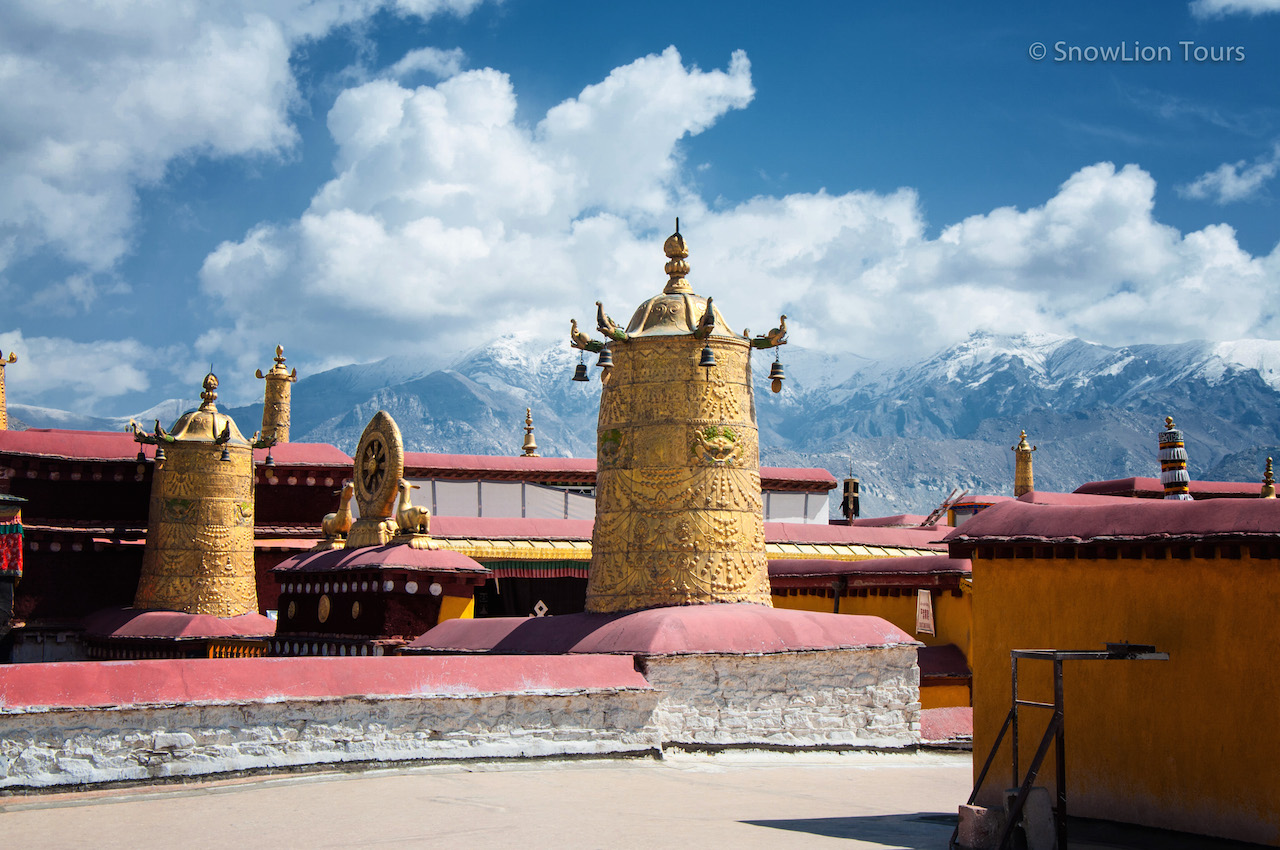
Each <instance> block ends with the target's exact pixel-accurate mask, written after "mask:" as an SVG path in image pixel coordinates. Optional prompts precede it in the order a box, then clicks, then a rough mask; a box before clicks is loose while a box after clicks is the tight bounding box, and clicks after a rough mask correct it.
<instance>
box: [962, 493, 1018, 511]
mask: <svg viewBox="0 0 1280 850" xmlns="http://www.w3.org/2000/svg"><path fill="white" fill-rule="evenodd" d="M1012 501H1013V496H975V495H973V494H970V495H967V496H965V497H963V498H961V499H958V500H957V501H956V503H955V504H953V505H952V506H951V507H953V508H964V507H971V506H973V505H983V506H987V507H989V506H991V505H998V504H1000V503H1001V502H1012Z"/></svg>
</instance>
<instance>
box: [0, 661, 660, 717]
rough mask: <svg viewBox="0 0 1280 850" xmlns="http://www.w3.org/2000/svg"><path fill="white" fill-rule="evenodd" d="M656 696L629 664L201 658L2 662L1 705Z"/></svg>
mask: <svg viewBox="0 0 1280 850" xmlns="http://www.w3.org/2000/svg"><path fill="white" fill-rule="evenodd" d="M602 689H608V690H652V687H651V686H650V685H649V683H648V682H646V681H645V679H644V677H643V676H641V675H640V674H639V673H637V672H636V671H635V669H634V667H633V663H632V661H631V659H630V658H615V657H610V656H573V657H561V658H500V657H494V658H420V657H419V658H400V657H391V658H372V657H370V658H342V657H338V658H200V659H181V660H164V661H85V662H70V663H67V662H64V663H59V664H3V665H0V706H3V707H5V708H8V709H15V708H31V707H41V708H90V707H97V706H109V707H112V708H118V707H124V706H136V705H175V704H176V705H182V704H190V703H244V702H256V701H265V700H279V699H324V698H326V697H341V696H348V695H350V694H359V695H361V696H362V697H381V696H431V695H443V694H448V695H453V696H458V695H464V694H465V695H474V694H493V693H530V692H542V693H548V692H550V693H573V692H577V691H591V690H602Z"/></svg>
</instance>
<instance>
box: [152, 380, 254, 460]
mask: <svg viewBox="0 0 1280 850" xmlns="http://www.w3.org/2000/svg"><path fill="white" fill-rule="evenodd" d="M217 398H218V376H217V375H215V374H213V373H212V372H210V373H209V374H208V375H205V377H204V392H202V393H200V399H201V404H200V407H198V408H197V409H195V410H193V411H191V412H190V413H184V414H182V416H180V417H178V421H177V422H175V423H173V430H172V431H171V432H170V436H171V437H173V439H174V440H175V441H177V440H182V441H188V442H199V443H213V442H223V443H227V444H229V445H232V446H248V445H249V441H248V440H246V439H245V438H244V435H243V434H241V433H240V429H239V428H237V427H236V423H235V420H234V419H232V418H231V417H230V416H228V415H226V414H225V413H219V412H218V407H217V405H215V404H214V402H215V401H216V400H217ZM223 432H227V433H228V434H229V435H230V439H229V440H218V439H217V438H218V437H219V436H220V435H221V434H223Z"/></svg>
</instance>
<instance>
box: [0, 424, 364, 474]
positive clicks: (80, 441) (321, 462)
mask: <svg viewBox="0 0 1280 850" xmlns="http://www.w3.org/2000/svg"><path fill="white" fill-rule="evenodd" d="M139 448H140V445H139V444H138V443H137V442H135V441H134V439H133V434H131V433H129V432H128V431H70V430H66V429H61V428H29V429H27V430H26V431H0V454H19V455H36V456H40V457H52V458H65V459H67V460H125V461H129V460H134V459H136V458H137V456H138V449H139ZM145 451H146V454H147V457H152V456H153V455H154V454H155V446H147V447H146V449H145ZM270 453H271V456H272V459H273V460H274V461H275V462H276V463H277V464H280V465H282V466H342V467H346V468H347V469H350V468H351V464H352V460H351V458H350V457H349V456H347V455H346V454H345V453H344V452H342V451H341V450H340V449H338V448H336V447H335V446H331V445H329V444H328V443H281V444H280V445H278V446H275V447H274V448H273V449H272V450H271V452H270ZM253 456H254V460H255V461H257V462H258V463H262V462H264V461H265V460H266V458H267V450H266V449H258V450H256V451H255V452H254V454H253Z"/></svg>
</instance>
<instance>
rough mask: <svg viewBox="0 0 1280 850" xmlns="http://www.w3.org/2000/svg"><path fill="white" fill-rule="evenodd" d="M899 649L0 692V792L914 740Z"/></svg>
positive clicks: (909, 654) (911, 695) (911, 650)
mask: <svg viewBox="0 0 1280 850" xmlns="http://www.w3.org/2000/svg"><path fill="white" fill-rule="evenodd" d="M529 658H530V660H529V663H530V664H533V663H535V660H534V659H536V658H537V657H536V656H531V657H529ZM915 659H916V653H915V647H914V646H889V647H880V648H872V649H861V650H829V651H821V652H793V653H778V654H773V655H756V656H731V655H702V656H660V657H650V658H647V659H645V660H644V662H643V668H644V669H643V672H644V674H645V676H646V678H647V679H648V681H649V683H650V685H651V686H652V689H650V688H644V687H636V688H609V689H601V690H592V689H584V690H575V691H570V692H559V693H549V692H546V691H545V690H544V691H541V692H530V691H513V692H504V693H494V694H477V693H458V692H457V690H458V689H457V688H449V687H444V686H441V687H438V691H439V692H438V693H435V694H426V695H424V694H417V695H415V696H383V697H353V696H344V695H337V694H335V695H334V696H332V697H322V698H305V699H304V698H259V699H251V700H245V701H241V702H235V703H226V702H205V703H198V704H168V705H145V706H143V705H139V706H129V707H123V708H83V707H71V706H69V705H68V706H60V705H53V706H48V705H46V706H39V707H27V708H13V707H8V708H6V707H5V706H4V705H2V704H0V790H3V789H18V788H48V787H52V786H65V785H88V784H96V783H105V782H117V781H127V780H147V779H153V778H161V777H178V776H200V775H210V774H220V773H235V772H242V771H257V770H270V769H280V768H289V767H299V766H307V765H326V764H341V763H359V762H395V761H415V760H440V759H496V758H530V757H539V756H572V755H584V756H617V755H625V754H643V753H655V754H656V753H660V752H661V749H662V748H663V747H664V746H676V747H681V746H683V747H689V746H698V747H704V746H709V747H723V746H780V747H796V748H835V747H840V748H844V747H906V746H911V745H914V744H916V743H918V742H919V740H920V723H919V712H920V702H919V669H918V668H917V666H916V660H915ZM395 660H396V659H386V661H387V662H389V663H394V662H395ZM248 661H251V660H246V663H247V662H248ZM509 661H511V662H513V663H515V662H516V659H509ZM153 663H157V664H162V663H168V662H153ZM276 663H279V661H278V660H277V661H276ZM24 666H25V665H24ZM41 666H44V665H41ZM48 666H49V667H51V668H52V667H53V666H54V665H48ZM450 691H452V692H450Z"/></svg>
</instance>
